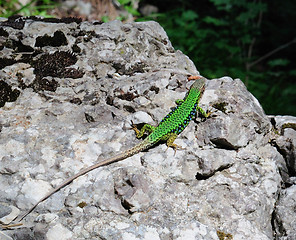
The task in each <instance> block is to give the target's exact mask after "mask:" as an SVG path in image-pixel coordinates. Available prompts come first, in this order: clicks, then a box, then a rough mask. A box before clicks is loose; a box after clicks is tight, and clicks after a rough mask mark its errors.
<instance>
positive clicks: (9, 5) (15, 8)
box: [0, 0, 57, 18]
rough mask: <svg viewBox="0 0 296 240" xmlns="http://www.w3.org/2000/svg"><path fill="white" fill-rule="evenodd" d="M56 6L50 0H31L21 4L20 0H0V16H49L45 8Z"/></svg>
mask: <svg viewBox="0 0 296 240" xmlns="http://www.w3.org/2000/svg"><path fill="white" fill-rule="evenodd" d="M56 6H57V3H56V2H54V1H52V0H31V1H30V2H28V3H27V4H22V2H21V1H20V0H0V17H6V18H7V17H10V16H12V15H16V14H20V15H23V16H36V15H39V16H43V17H51V15H48V14H47V10H48V9H52V8H55V7H56Z"/></svg>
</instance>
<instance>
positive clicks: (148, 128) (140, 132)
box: [132, 122, 155, 138]
mask: <svg viewBox="0 0 296 240" xmlns="http://www.w3.org/2000/svg"><path fill="white" fill-rule="evenodd" d="M132 129H133V130H134V131H135V133H136V137H137V138H141V137H143V135H144V134H145V133H148V134H150V133H152V132H153V131H154V130H155V127H154V126H152V125H150V124H147V123H146V124H145V125H144V126H143V127H142V128H141V130H139V129H138V128H137V126H136V124H134V123H133V122H132Z"/></svg>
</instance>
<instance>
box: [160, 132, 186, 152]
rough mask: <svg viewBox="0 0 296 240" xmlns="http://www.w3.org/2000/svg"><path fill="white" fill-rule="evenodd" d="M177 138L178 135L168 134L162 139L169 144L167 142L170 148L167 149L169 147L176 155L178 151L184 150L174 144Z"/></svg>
mask: <svg viewBox="0 0 296 240" xmlns="http://www.w3.org/2000/svg"><path fill="white" fill-rule="evenodd" d="M177 136H178V135H177V134H176V133H168V134H167V135H166V136H165V138H164V139H162V140H166V141H167V142H166V145H167V146H168V147H167V149H168V148H169V147H171V148H173V149H174V151H175V154H176V152H177V149H184V148H182V147H181V146H179V145H177V144H175V143H174V141H175V139H176V138H177Z"/></svg>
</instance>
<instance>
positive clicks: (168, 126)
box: [19, 76, 210, 221]
mask: <svg viewBox="0 0 296 240" xmlns="http://www.w3.org/2000/svg"><path fill="white" fill-rule="evenodd" d="M188 80H195V82H194V83H193V84H192V85H191V87H190V89H189V91H188V92H187V95H186V96H185V98H184V99H183V100H181V99H178V100H176V104H177V106H176V107H175V108H174V109H173V110H172V111H171V112H170V113H169V114H168V115H166V116H165V117H164V118H163V119H162V121H161V122H160V123H159V125H158V126H157V127H153V126H151V125H149V124H145V125H144V126H143V127H142V128H141V130H140V131H139V130H138V129H137V127H136V126H135V125H134V124H132V127H133V128H132V129H133V130H134V131H135V132H136V136H137V138H141V137H142V136H143V135H144V134H145V133H149V135H148V136H147V137H146V138H145V139H144V140H143V141H142V142H140V143H139V144H137V145H136V146H134V147H132V148H130V149H128V150H126V151H124V152H122V153H119V154H118V155H116V156H114V157H111V158H107V159H105V160H103V161H101V162H98V163H95V164H94V165H92V166H90V167H87V168H84V169H82V170H81V171H79V172H78V173H76V174H75V175H73V176H72V177H70V178H68V179H66V180H65V181H63V182H62V183H61V184H60V185H58V186H57V187H56V188H54V189H53V190H51V191H50V192H49V193H48V194H47V195H46V196H44V197H43V198H41V199H40V200H39V201H38V202H37V203H36V204H35V205H34V206H33V207H31V208H30V209H29V210H28V211H27V212H26V213H25V214H24V215H23V216H22V217H21V218H20V219H19V221H20V220H22V219H23V218H24V217H26V216H27V215H28V214H29V213H30V212H32V211H33V210H34V209H35V207H37V205H38V204H39V203H41V202H43V201H44V200H45V199H47V198H49V197H50V196H51V195H52V194H54V193H55V192H57V191H58V190H60V189H61V188H63V187H64V186H66V185H68V184H69V183H71V182H72V181H73V180H74V179H76V178H78V177H80V176H82V175H84V174H86V173H87V172H89V171H91V170H93V169H96V168H98V167H101V166H105V165H108V164H111V163H114V162H118V161H121V160H124V159H126V158H128V157H131V156H133V155H134V154H137V153H139V152H142V151H143V150H145V149H148V148H150V147H151V146H153V145H155V144H156V143H157V142H159V141H166V144H167V146H168V147H172V148H174V150H175V151H176V149H178V148H181V147H180V146H178V145H177V144H175V143H174V141H175V139H176V137H177V136H178V134H180V133H181V132H182V131H183V130H184V128H185V127H186V126H187V125H188V124H189V122H190V120H192V118H193V117H194V116H195V115H196V113H197V111H198V112H200V113H201V114H202V115H203V116H204V117H208V116H209V114H210V113H206V112H205V111H204V110H203V109H202V108H200V107H199V106H198V102H199V100H200V98H201V96H202V94H203V92H204V90H205V82H206V80H205V78H203V77H200V76H191V77H189V78H188Z"/></svg>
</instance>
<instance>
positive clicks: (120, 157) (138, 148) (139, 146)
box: [18, 136, 154, 221]
mask: <svg viewBox="0 0 296 240" xmlns="http://www.w3.org/2000/svg"><path fill="white" fill-rule="evenodd" d="M152 145H154V143H153V142H152V141H151V140H150V139H149V136H148V137H146V138H145V139H144V140H143V141H142V142H140V143H139V144H137V145H136V146H134V147H132V148H130V149H128V150H126V151H124V152H122V153H120V154H117V155H115V156H114V157H110V158H107V159H105V160H103V161H100V162H98V163H95V164H93V165H91V166H89V167H86V168H84V169H82V170H81V171H79V172H78V173H76V174H74V175H73V176H72V177H70V178H68V179H66V180H65V181H63V182H62V183H61V184H60V185H58V186H57V187H56V188H54V189H53V190H51V191H50V192H49V193H48V194H46V195H45V196H44V197H43V198H41V199H40V200H39V201H38V202H37V203H36V204H35V205H34V206H33V207H31V208H30V209H29V210H28V211H27V212H26V213H25V214H24V215H22V216H21V217H20V218H19V219H18V221H21V220H22V219H23V218H25V217H26V216H27V215H28V214H29V213H30V212H32V211H33V210H34V209H35V208H36V207H37V206H38V204H39V203H41V202H43V201H44V200H46V199H47V198H49V197H50V196H51V195H52V194H54V193H55V192H57V191H59V190H60V189H61V188H63V187H65V186H66V185H68V184H69V183H71V182H72V181H73V180H74V179H76V178H78V177H80V176H82V175H84V174H86V173H88V172H90V171H92V170H94V169H96V168H99V167H102V166H106V165H109V164H111V163H114V162H118V161H121V160H124V159H126V158H128V157H131V156H133V155H134V154H137V153H139V152H142V151H143V150H145V149H148V148H149V147H151V146H152Z"/></svg>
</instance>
